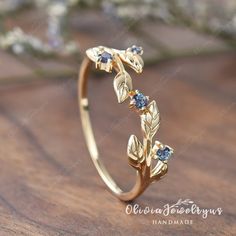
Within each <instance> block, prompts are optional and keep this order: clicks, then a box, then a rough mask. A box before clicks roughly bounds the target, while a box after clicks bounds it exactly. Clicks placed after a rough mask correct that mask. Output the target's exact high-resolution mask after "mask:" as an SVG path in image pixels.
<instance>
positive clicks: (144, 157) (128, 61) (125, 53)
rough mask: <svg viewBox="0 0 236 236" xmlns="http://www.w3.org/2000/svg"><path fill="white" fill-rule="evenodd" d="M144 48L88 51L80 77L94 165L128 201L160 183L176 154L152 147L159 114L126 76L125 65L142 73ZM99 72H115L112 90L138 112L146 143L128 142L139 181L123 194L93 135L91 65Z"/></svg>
mask: <svg viewBox="0 0 236 236" xmlns="http://www.w3.org/2000/svg"><path fill="white" fill-rule="evenodd" d="M142 53H143V50H142V48H141V47H137V46H132V47H129V48H128V49H126V50H117V49H112V48H107V47H103V46H99V47H94V48H90V49H88V50H87V51H86V54H87V57H86V58H85V59H84V60H83V62H82V65H81V68H80V73H79V83H78V86H79V87H78V91H79V98H78V99H79V107H80V114H81V120H82V127H83V132H84V136H85V140H86V143H87V147H88V150H89V153H90V156H91V158H92V160H93V163H94V165H95V167H96V169H97V171H98V173H99V174H100V176H101V178H102V179H103V181H104V182H105V184H106V185H107V187H108V188H109V189H110V191H111V192H112V193H113V194H114V195H115V196H116V197H118V198H119V199H120V200H123V201H129V200H133V199H134V198H136V197H138V196H139V195H140V194H141V193H142V192H143V191H144V190H145V189H146V188H147V187H148V186H149V184H150V183H152V182H154V181H157V180H160V179H161V177H163V176H164V175H165V174H166V173H167V170H168V166H167V161H168V159H169V158H170V156H171V155H172V153H173V149H172V148H171V147H169V146H167V145H164V144H162V143H161V142H159V141H155V142H154V145H153V143H152V139H153V136H154V135H155V134H156V132H157V130H158V128H159V125H160V114H159V110H158V107H157V104H156V102H155V101H151V102H149V97H147V96H144V95H143V94H142V93H141V92H140V91H138V90H133V88H132V79H131V77H130V75H129V74H128V73H127V72H126V70H125V68H124V64H125V65H127V66H129V67H131V68H132V69H133V70H134V71H136V72H137V73H141V72H142V70H143V65H144V63H143V60H142V58H141V55H142ZM93 62H95V66H96V68H97V69H99V70H105V71H107V72H112V70H113V69H114V70H115V71H116V72H117V75H116V76H115V78H114V82H113V86H114V90H115V93H116V96H117V99H118V103H122V102H124V101H125V100H127V99H128V98H130V104H129V107H130V108H132V109H134V110H136V111H137V112H138V114H139V116H140V118H141V129H142V133H143V141H142V142H141V141H139V140H138V138H137V137H136V136H135V135H131V136H130V138H129V141H128V147H127V154H128V157H129V164H130V165H131V166H132V167H134V168H135V169H136V170H137V179H136V183H135V185H134V187H133V188H132V189H131V190H130V191H128V192H123V191H122V190H121V189H120V188H119V187H118V186H117V184H116V183H115V182H114V180H113V179H112V178H111V176H110V175H109V173H108V171H107V170H106V168H105V166H104V165H103V163H102V162H101V160H100V158H99V154H98V149H97V145H96V141H95V138H94V135H93V130H92V126H91V123H90V117H89V103H88V98H87V79H88V72H89V70H90V67H91V65H92V63H93Z"/></svg>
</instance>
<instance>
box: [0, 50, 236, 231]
mask: <svg viewBox="0 0 236 236" xmlns="http://www.w3.org/2000/svg"><path fill="white" fill-rule="evenodd" d="M235 59H236V57H235V55H233V54H232V55H223V56H217V57H216V56H215V57H205V58H202V57H201V58H194V59H193V58H186V59H181V60H173V61H171V62H163V63H161V64H159V65H157V66H155V67H154V66H153V67H149V68H145V70H144V73H145V74H143V75H140V76H139V77H143V78H134V79H133V83H134V86H135V87H136V88H139V89H140V90H141V91H143V92H144V93H145V94H147V95H150V96H151V98H153V99H156V100H157V102H158V105H159V108H160V112H161V117H162V123H161V129H160V131H159V133H158V139H160V140H161V141H163V142H165V143H168V144H170V145H171V146H173V147H174V148H175V156H174V157H173V159H172V160H171V161H170V171H169V173H168V175H167V176H166V177H165V178H164V179H163V180H162V181H161V182H159V183H156V184H153V185H152V186H150V188H149V189H148V190H147V191H146V192H145V193H144V194H143V195H142V196H141V197H140V198H138V199H137V200H136V201H134V202H133V204H135V203H138V204H140V205H141V206H149V207H154V208H157V207H162V206H163V205H164V204H166V203H175V202H176V201H177V200H178V199H179V198H182V199H185V198H190V199H192V200H193V201H195V202H196V203H197V204H198V205H199V206H200V207H202V208H216V207H222V208H223V211H224V212H223V215H222V216H210V217H209V218H208V219H206V220H204V219H202V218H201V217H199V216H188V217H185V216H171V217H170V218H168V219H174V220H177V219H179V220H180V219H185V218H188V219H192V220H193V224H192V225H187V226H186V225H153V224H152V220H153V219H165V217H163V216H151V215H146V216H144V215H141V216H127V215H126V214H125V207H126V204H124V203H122V202H120V201H118V200H117V199H115V198H114V197H113V196H112V195H111V194H110V193H108V191H107V190H106V189H105V187H104V185H103V183H102V181H101V180H100V178H99V177H98V175H97V173H96V171H95V169H94V166H93V165H92V162H91V161H90V159H89V156H88V152H87V150H86V147H85V142H84V139H83V137H82V130H81V126H80V123H79V112H78V108H77V95H76V83H75V81H74V80H73V79H68V80H63V81H51V82H47V81H41V82H37V83H34V84H28V85H21V86H10V87H9V86H8V87H2V88H1V93H0V134H1V135H0V142H1V148H0V166H1V171H0V235H20V234H23V235H44V236H45V235H165V236H166V235H167V236H168V235H181V236H182V235H206V234H207V235H220V236H223V235H225V236H226V235H227V236H229V235H235V232H236V227H235V218H236V214H235V210H236V209H235V195H236V188H235V165H236V160H235V153H236V150H235V139H236V134H235V125H236V110H235V102H236V96H235V91H236V84H235V76H236V70H235ZM90 89H91V91H93V92H92V93H91V108H92V119H93V122H94V128H95V131H96V137H97V138H98V140H99V142H98V144H99V148H100V149H101V153H102V154H103V155H104V161H105V163H106V164H107V166H108V168H109V170H111V171H112V173H114V178H115V179H116V180H117V181H118V182H119V183H121V185H122V186H123V187H125V188H128V186H131V185H132V183H133V180H134V172H133V170H132V168H131V167H129V166H128V165H127V157H126V155H125V150H126V145H127V140H128V136H129V134H131V133H134V134H137V135H138V136H139V135H140V128H139V119H138V117H137V115H136V114H135V113H132V112H131V111H128V108H127V104H126V105H118V104H117V102H116V97H115V95H114V92H113V89H112V80H111V79H110V78H109V77H108V76H106V77H104V78H102V77H98V78H93V79H92V80H91V83H90Z"/></svg>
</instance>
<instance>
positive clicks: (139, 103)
mask: <svg viewBox="0 0 236 236" xmlns="http://www.w3.org/2000/svg"><path fill="white" fill-rule="evenodd" d="M133 99H134V100H135V106H136V107H137V108H138V109H141V108H143V107H146V106H147V104H148V99H147V98H146V96H144V95H143V94H142V93H138V94H135V95H134V97H133Z"/></svg>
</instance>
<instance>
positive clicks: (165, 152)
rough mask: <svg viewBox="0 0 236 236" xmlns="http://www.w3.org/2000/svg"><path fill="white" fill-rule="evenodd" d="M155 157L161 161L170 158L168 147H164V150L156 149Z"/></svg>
mask: <svg viewBox="0 0 236 236" xmlns="http://www.w3.org/2000/svg"><path fill="white" fill-rule="evenodd" d="M157 156H158V157H159V159H160V160H161V161H166V160H168V159H169V158H170V156H171V150H170V148H168V147H165V148H164V149H158V150H157Z"/></svg>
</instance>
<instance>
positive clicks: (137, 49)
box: [131, 46, 142, 54]
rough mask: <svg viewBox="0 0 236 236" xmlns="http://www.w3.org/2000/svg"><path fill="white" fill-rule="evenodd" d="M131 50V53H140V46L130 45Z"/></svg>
mask: <svg viewBox="0 0 236 236" xmlns="http://www.w3.org/2000/svg"><path fill="white" fill-rule="evenodd" d="M131 52H132V53H136V54H141V52H142V48H141V47H137V46H132V47H131Z"/></svg>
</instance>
